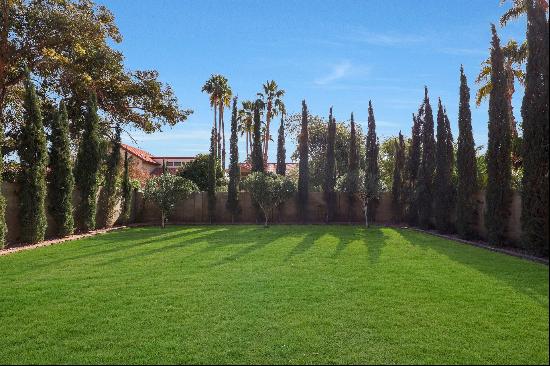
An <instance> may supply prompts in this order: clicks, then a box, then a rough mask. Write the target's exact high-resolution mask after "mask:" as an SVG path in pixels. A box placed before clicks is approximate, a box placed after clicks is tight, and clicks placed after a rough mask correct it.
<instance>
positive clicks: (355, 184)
mask: <svg viewBox="0 0 550 366" xmlns="http://www.w3.org/2000/svg"><path fill="white" fill-rule="evenodd" d="M350 129H351V134H350V144H349V162H348V169H349V171H348V173H347V179H346V180H345V181H346V183H347V184H348V186H347V187H346V190H345V192H347V194H348V220H350V221H351V214H352V212H353V205H354V203H355V200H356V198H357V193H358V192H359V189H360V188H359V187H360V186H361V182H360V181H359V180H358V179H357V177H358V176H359V151H358V148H357V146H358V144H357V135H356V133H355V121H354V119H353V113H352V114H351V122H350Z"/></svg>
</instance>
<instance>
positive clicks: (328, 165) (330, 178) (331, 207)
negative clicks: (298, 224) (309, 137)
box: [323, 107, 336, 223]
mask: <svg viewBox="0 0 550 366" xmlns="http://www.w3.org/2000/svg"><path fill="white" fill-rule="evenodd" d="M335 143H336V119H335V118H334V117H333V116H332V107H330V112H329V116H328V133H327V148H326V157H325V180H324V182H323V192H324V198H325V202H326V205H327V218H326V222H327V223H329V222H331V221H333V220H334V215H335V213H336V193H335V192H334V188H335V185H336V157H335V154H334V149H335Z"/></svg>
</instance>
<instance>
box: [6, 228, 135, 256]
mask: <svg viewBox="0 0 550 366" xmlns="http://www.w3.org/2000/svg"><path fill="white" fill-rule="evenodd" d="M126 227H127V226H113V227H110V228H107V229H99V230H93V231H90V232H88V233H85V234H74V235H69V236H66V237H64V238H57V239H51V240H45V241H41V242H40V243H37V244H27V245H21V246H17V247H13V248H7V249H1V250H0V257H1V256H3V255H8V254H12V253H17V252H22V251H24V250H30V249H36V248H40V247H47V246H50V245H55V244H61V243H64V242H67V241H73V240H77V239H81V238H87V237H90V236H95V235H98V234H104V233H108V232H109V231H114V230H119V229H124V228H126Z"/></svg>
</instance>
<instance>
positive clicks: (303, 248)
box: [285, 230, 320, 262]
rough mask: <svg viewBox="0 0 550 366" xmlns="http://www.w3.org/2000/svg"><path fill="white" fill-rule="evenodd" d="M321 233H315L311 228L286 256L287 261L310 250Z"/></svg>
mask: <svg viewBox="0 0 550 366" xmlns="http://www.w3.org/2000/svg"><path fill="white" fill-rule="evenodd" d="M319 237H320V235H319V233H314V232H312V231H311V230H310V231H308V232H307V233H306V234H305V235H304V236H303V237H302V239H301V240H300V242H299V243H298V244H297V245H296V246H295V247H294V248H293V249H292V250H291V251H290V253H288V255H287V256H286V258H285V262H288V261H289V260H290V259H292V257H294V256H297V255H300V254H304V253H305V252H307V251H308V250H310V249H311V248H312V247H313V245H314V244H315V241H316V240H317V239H319Z"/></svg>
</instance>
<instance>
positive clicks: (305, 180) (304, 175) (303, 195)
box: [298, 100, 309, 222]
mask: <svg viewBox="0 0 550 366" xmlns="http://www.w3.org/2000/svg"><path fill="white" fill-rule="evenodd" d="M298 149H299V152H300V162H299V165H298V169H299V172H298V174H299V176H298V211H299V214H300V218H301V219H302V222H307V221H308V216H307V204H308V199H309V162H308V158H309V156H308V112H307V105H306V101H305V100H302V128H301V132H300V139H299V147H298Z"/></svg>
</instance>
